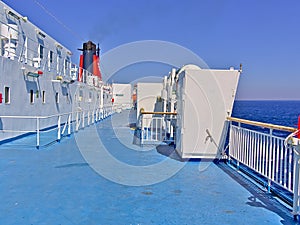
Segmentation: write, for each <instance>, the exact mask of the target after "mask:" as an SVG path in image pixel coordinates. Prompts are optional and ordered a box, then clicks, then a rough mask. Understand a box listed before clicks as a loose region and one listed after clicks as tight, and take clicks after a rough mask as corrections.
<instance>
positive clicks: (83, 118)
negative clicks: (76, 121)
mask: <svg viewBox="0 0 300 225" xmlns="http://www.w3.org/2000/svg"><path fill="white" fill-rule="evenodd" d="M84 120H85V114H84V111H82V128H84V125H85V123H84Z"/></svg>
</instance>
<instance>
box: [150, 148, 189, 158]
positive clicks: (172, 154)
mask: <svg viewBox="0 0 300 225" xmlns="http://www.w3.org/2000/svg"><path fill="white" fill-rule="evenodd" d="M156 151H157V152H158V153H159V154H161V155H164V156H166V157H168V158H170V159H174V160H176V161H180V162H187V161H189V160H188V159H182V158H181V157H180V156H179V155H178V153H177V152H176V150H175V148H174V146H173V145H167V144H166V145H158V146H157V147H156Z"/></svg>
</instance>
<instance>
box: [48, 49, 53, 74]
mask: <svg viewBox="0 0 300 225" xmlns="http://www.w3.org/2000/svg"><path fill="white" fill-rule="evenodd" d="M52 63H53V52H52V51H51V50H50V51H49V52H48V70H49V71H50V70H51V64H52Z"/></svg>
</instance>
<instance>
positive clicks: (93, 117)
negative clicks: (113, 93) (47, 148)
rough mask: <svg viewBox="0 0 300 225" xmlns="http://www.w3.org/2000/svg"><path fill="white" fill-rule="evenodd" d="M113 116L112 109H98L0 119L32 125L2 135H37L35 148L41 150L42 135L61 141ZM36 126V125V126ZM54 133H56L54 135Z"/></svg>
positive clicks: (2, 117)
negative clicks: (65, 136) (64, 137)
mask: <svg viewBox="0 0 300 225" xmlns="http://www.w3.org/2000/svg"><path fill="white" fill-rule="evenodd" d="M112 114H113V109H112V107H106V108H96V109H91V110H77V111H74V112H68V113H60V114H55V115H48V116H1V115H0V119H13V120H19V122H24V121H27V122H29V123H31V124H32V126H31V128H29V129H26V130H25V129H20V128H13V129H5V127H4V128H3V129H1V130H0V132H2V133H16V134H17V135H16V136H15V137H16V138H17V137H18V136H20V135H23V134H36V143H35V146H36V147H37V148H39V147H40V146H41V134H43V133H51V134H50V138H49V139H48V142H53V141H60V140H61V138H62V137H63V136H64V135H70V134H71V133H73V132H77V131H79V130H80V129H83V128H84V127H86V126H89V125H92V124H94V123H96V122H98V121H101V120H103V119H105V118H107V117H109V116H110V115H112ZM49 120H51V121H53V120H55V121H56V122H55V123H52V125H50V126H46V127H45V126H44V125H43V124H49V123H47V121H49ZM34 124H35V125H34ZM53 132H54V133H53Z"/></svg>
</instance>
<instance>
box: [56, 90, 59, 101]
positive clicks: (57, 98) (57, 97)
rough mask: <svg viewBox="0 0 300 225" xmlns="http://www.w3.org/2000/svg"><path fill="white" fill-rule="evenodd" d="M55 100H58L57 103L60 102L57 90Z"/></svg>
mask: <svg viewBox="0 0 300 225" xmlns="http://www.w3.org/2000/svg"><path fill="white" fill-rule="evenodd" d="M55 101H56V103H59V93H58V92H56V94H55Z"/></svg>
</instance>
